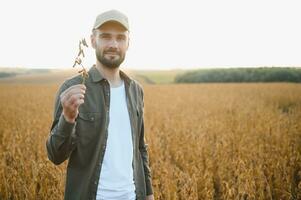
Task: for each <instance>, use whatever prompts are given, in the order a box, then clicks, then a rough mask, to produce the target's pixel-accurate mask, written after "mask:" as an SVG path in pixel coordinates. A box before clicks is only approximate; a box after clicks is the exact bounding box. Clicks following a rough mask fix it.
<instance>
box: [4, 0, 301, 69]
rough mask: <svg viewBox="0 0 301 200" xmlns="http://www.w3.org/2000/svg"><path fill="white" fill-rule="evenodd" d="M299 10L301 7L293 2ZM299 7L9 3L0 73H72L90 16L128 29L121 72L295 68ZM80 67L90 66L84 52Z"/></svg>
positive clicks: (91, 59) (300, 45)
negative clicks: (120, 19) (113, 15)
mask: <svg viewBox="0 0 301 200" xmlns="http://www.w3.org/2000/svg"><path fill="white" fill-rule="evenodd" d="M299 2H300V1H299ZM300 8H301V6H300V3H298V1H297V0H296V1H290V0H282V1H277V0H249V1H244V0H220V1H216V0H207V1H200V0H196V1H189V0H185V1H174V0H173V1H166V0H152V1H147V2H146V1H142V0H140V1H139V0H135V1H126V0H120V1H116V0H115V1H114V0H107V1H101V0H97V1H87V0H85V1H75V0H73V1H64V0H51V1H43V0H26V1H24V0H19V1H16V0H9V1H2V2H1V5H0V26H1V29H0V30H1V31H0V34H1V37H0V66H2V67H22V66H24V67H37V68H41V67H62V68H63V67H65V68H66V67H67V68H69V67H72V64H73V61H74V58H75V56H76V54H77V52H78V40H79V39H80V38H82V37H85V38H86V39H88V41H89V44H90V32H91V28H92V25H93V23H94V20H95V17H96V16H97V14H99V13H101V12H103V11H107V10H109V9H118V10H120V11H122V12H124V13H125V14H127V15H128V17H129V21H130V29H131V30H130V31H131V32H130V48H129V50H128V53H127V57H126V61H125V62H124V63H123V64H122V67H123V68H134V69H171V68H196V67H217V66H218V67H230V66H233V67H243V66H301V27H300V24H301V22H300V20H301V12H300ZM86 53H87V54H88V57H87V58H86V60H85V64H86V65H87V67H89V66H91V65H92V64H93V63H95V56H94V51H93V49H92V48H89V49H87V50H86Z"/></svg>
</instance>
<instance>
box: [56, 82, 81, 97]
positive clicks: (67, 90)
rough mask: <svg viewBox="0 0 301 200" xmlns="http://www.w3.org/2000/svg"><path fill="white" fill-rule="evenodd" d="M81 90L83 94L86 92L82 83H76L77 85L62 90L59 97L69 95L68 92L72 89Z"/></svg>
mask: <svg viewBox="0 0 301 200" xmlns="http://www.w3.org/2000/svg"><path fill="white" fill-rule="evenodd" d="M78 90H80V91H83V93H84V94H85V92H86V86H85V85H84V84H77V85H73V86H71V87H69V88H67V89H66V90H65V91H64V92H62V94H61V95H60V96H61V97H63V96H66V95H68V96H70V92H71V93H72V92H73V91H78Z"/></svg>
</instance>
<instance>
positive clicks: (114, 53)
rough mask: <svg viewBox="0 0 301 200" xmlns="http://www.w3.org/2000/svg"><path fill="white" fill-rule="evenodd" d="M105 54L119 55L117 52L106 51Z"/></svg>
mask: <svg viewBox="0 0 301 200" xmlns="http://www.w3.org/2000/svg"><path fill="white" fill-rule="evenodd" d="M105 54H107V55H113V56H118V55H119V54H118V53H117V52H106V53H105Z"/></svg>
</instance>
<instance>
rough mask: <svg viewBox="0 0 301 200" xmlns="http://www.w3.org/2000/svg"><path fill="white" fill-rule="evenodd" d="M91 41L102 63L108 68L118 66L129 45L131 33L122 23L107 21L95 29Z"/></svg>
mask: <svg viewBox="0 0 301 200" xmlns="http://www.w3.org/2000/svg"><path fill="white" fill-rule="evenodd" d="M91 43H92V46H93V48H95V53H96V58H97V60H98V61H99V62H100V63H101V64H103V65H104V66H105V67H108V68H118V67H119V66H120V64H121V63H122V62H123V61H124V58H125V54H126V51H127V49H128V46H129V33H128V31H127V30H126V29H125V28H124V27H123V26H121V25H120V24H118V23H116V22H107V23H105V24H103V25H102V26H100V27H99V28H98V29H96V30H94V31H93V34H92V35H91Z"/></svg>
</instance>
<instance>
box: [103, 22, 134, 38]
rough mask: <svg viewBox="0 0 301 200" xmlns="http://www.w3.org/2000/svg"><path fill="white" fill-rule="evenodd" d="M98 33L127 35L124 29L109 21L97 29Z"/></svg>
mask: <svg viewBox="0 0 301 200" xmlns="http://www.w3.org/2000/svg"><path fill="white" fill-rule="evenodd" d="M98 31H99V32H100V33H116V34H125V35H127V34H128V31H127V30H126V28H124V27H123V26H122V25H121V24H119V23H118V22H114V21H109V22H106V23H104V24H103V25H101V26H100V27H99V28H98Z"/></svg>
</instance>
